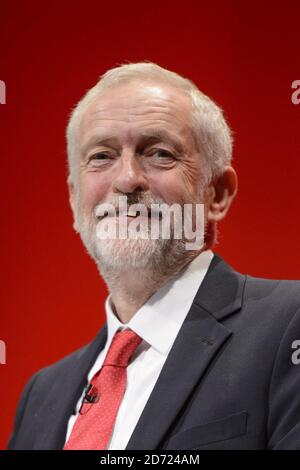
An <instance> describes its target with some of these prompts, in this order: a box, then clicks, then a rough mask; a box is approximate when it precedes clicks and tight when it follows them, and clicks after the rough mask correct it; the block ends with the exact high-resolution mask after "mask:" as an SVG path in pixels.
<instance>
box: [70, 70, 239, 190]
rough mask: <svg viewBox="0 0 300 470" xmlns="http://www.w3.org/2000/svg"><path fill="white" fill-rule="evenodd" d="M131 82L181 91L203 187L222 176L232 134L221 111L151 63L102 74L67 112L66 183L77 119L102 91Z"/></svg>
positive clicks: (189, 84)
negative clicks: (187, 102) (200, 161)
mask: <svg viewBox="0 0 300 470" xmlns="http://www.w3.org/2000/svg"><path fill="white" fill-rule="evenodd" d="M131 80H141V81H149V82H153V81H156V82H162V83H167V84H169V85H172V86H174V87H175V88H179V89H180V90H183V91H184V92H185V93H186V94H187V95H188V96H190V98H191V103H192V116H191V118H192V127H193V129H192V130H193V132H194V135H195V137H196V141H197V142H198V146H199V153H200V154H201V155H202V156H203V163H204V166H205V168H204V179H205V184H208V182H209V181H210V180H211V179H212V178H213V177H215V176H218V175H219V174H221V173H222V171H223V169H224V167H225V166H226V165H229V164H230V163H231V159H232V143H233V138H232V133H231V130H230V128H229V126H228V125H227V123H226V120H225V118H224V115H223V111H222V109H221V108H220V107H219V106H218V105H217V104H216V103H215V102H214V101H213V100H212V99H211V98H209V97H208V96H207V95H205V94H204V93H202V92H201V91H200V90H199V89H198V87H197V86H196V85H195V84H194V83H193V82H192V81H191V80H189V79H187V78H183V77H182V76H180V75H179V74H177V73H175V72H172V71H170V70H167V69H164V68H162V67H160V66H159V65H157V64H155V63H152V62H138V63H129V64H124V65H120V66H118V67H115V68H113V69H110V70H108V71H107V72H106V73H104V74H103V75H102V76H101V77H100V79H99V81H98V82H97V83H96V85H95V86H94V87H93V88H91V89H90V90H88V91H87V92H86V94H85V95H84V96H83V98H82V99H81V100H80V101H79V102H78V103H77V105H76V106H75V107H74V109H73V110H72V112H71V115H70V119H69V122H68V125H67V131H66V137H67V153H68V167H69V180H74V159H75V158H74V156H75V154H76V134H77V130H78V127H79V123H80V117H81V115H82V113H83V111H84V110H85V109H86V107H87V106H88V104H89V103H90V102H91V101H92V100H93V99H94V98H95V97H97V96H98V95H99V94H100V93H101V92H102V91H103V90H105V89H108V88H113V87H116V86H118V85H121V84H123V83H126V82H128V81H131Z"/></svg>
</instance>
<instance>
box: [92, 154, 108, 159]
mask: <svg viewBox="0 0 300 470" xmlns="http://www.w3.org/2000/svg"><path fill="white" fill-rule="evenodd" d="M108 158H109V155H108V154H107V153H103V152H99V153H96V154H95V155H92V156H91V157H90V159H89V160H107V159H108Z"/></svg>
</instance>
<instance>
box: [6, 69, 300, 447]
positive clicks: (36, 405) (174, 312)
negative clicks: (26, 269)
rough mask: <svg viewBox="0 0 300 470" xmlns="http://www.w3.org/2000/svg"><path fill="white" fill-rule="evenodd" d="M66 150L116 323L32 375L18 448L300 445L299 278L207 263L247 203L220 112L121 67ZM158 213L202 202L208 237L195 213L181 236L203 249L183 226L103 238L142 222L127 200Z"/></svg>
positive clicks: (85, 235)
mask: <svg viewBox="0 0 300 470" xmlns="http://www.w3.org/2000/svg"><path fill="white" fill-rule="evenodd" d="M67 141H68V162H69V177H68V185H69V190H70V203H71V207H72V210H73V214H74V228H75V230H76V231H77V232H78V233H79V234H80V236H81V238H82V241H83V244H84V246H85V248H86V249H87V251H88V253H89V254H90V255H91V256H92V258H93V259H94V260H95V262H96V265H97V267H98V268H99V271H100V273H101V275H102V276H103V278H104V280H105V282H106V283H107V286H108V288H109V292H110V295H109V297H108V299H107V300H106V303H105V311H106V320H107V321H106V323H105V325H104V326H103V328H102V329H101V331H100V332H99V333H98V335H97V336H96V338H95V339H94V340H93V341H92V342H91V343H90V344H88V345H87V346H85V347H84V348H82V349H80V350H79V351H76V352H74V353H73V354H71V355H69V356H68V357H65V358H64V359H62V360H61V361H59V362H58V363H56V364H54V365H51V366H49V367H46V368H45V369H43V370H41V371H39V372H37V373H36V374H35V375H34V376H33V377H32V378H31V380H30V381H29V382H28V384H27V385H26V387H25V390H24V392H23V394H22V397H21V400H20V403H19V407H18V411H17V415H16V420H15V427H14V431H13V433H12V436H11V438H10V441H9V448H10V449H65V450H68V449H128V450H131V449H147V450H148V449H176V450H177V449H296V448H300V397H299V393H298V391H299V389H300V372H299V371H300V369H299V367H297V361H295V360H293V357H294V356H293V353H295V350H294V349H293V348H294V347H295V344H297V343H295V341H296V340H297V339H300V289H299V288H300V282H299V281H277V280H267V279H259V278H254V277H252V276H247V275H242V274H240V273H238V272H236V271H235V270H234V269H233V268H231V267H230V266H229V265H228V264H227V263H226V262H225V261H224V260H223V259H222V257H221V256H219V255H218V254H216V253H214V252H213V251H212V248H213V246H214V244H215V242H216V237H217V223H218V222H219V221H220V220H222V219H223V218H224V217H225V215H226V214H227V211H228V209H229V207H230V205H231V202H232V200H233V198H234V197H235V195H236V192H237V175H236V172H235V170H234V169H233V168H232V166H231V154H232V138H231V133H230V129H229V128H228V125H227V123H226V122H225V119H224V117H223V114H222V111H221V110H220V108H219V107H218V106H217V105H216V104H215V103H214V102H213V101H212V100H211V99H209V98H208V97H207V96H205V95H204V94H203V93H201V92H200V91H199V90H198V89H197V87H196V86H195V85H194V84H193V83H192V82H190V81H189V80H187V79H184V78H182V77H180V76H179V75H177V74H175V73H174V72H170V71H168V70H165V69H163V68H161V67H159V66H158V65H156V64H152V63H137V64H128V65H123V66H120V67H117V68H115V69H112V70H110V71H108V72H107V73H106V74H105V75H104V76H102V77H101V79H100V81H99V82H98V84H97V85H96V86H95V87H94V88H92V89H91V90H90V91H89V92H88V93H87V94H86V95H85V97H84V98H83V99H82V100H81V101H80V102H79V104H78V105H77V107H76V108H75V109H74V111H73V113H72V115H71V118H70V121H69V124H68V129H67ZM125 196H126V198H127V203H128V205H129V208H128V209H126V210H125V211H121V210H120V206H119V198H120V197H125ZM163 203H164V204H166V205H167V207H169V208H171V207H172V205H173V204H178V205H179V206H180V207H181V208H183V207H186V206H187V205H189V204H190V205H192V206H193V207H196V206H197V205H201V207H202V208H203V209H204V210H203V212H202V215H203V219H202V220H203V224H202V225H201V224H200V225H199V224H198V223H197V218H196V215H195V213H192V214H190V215H189V216H188V215H187V216H186V217H185V218H184V219H181V221H180V223H179V225H180V224H183V220H187V221H188V220H190V222H191V224H192V228H193V229H194V228H196V232H195V233H197V231H201V227H202V230H203V243H202V244H199V245H197V247H196V245H194V246H193V247H192V249H187V245H186V242H187V238H188V237H187V235H186V234H183V235H182V237H181V238H180V237H178V238H176V236H175V228H176V227H177V226H178V220H180V219H178V217H174V218H173V219H172V220H173V222H171V223H170V230H171V231H170V233H171V235H170V236H169V237H164V236H163V232H162V230H161V228H160V231H159V236H158V237H156V238H151V237H148V238H146V237H143V236H142V235H135V236H129V229H128V226H127V228H126V229H125V234H126V236H125V237H123V238H122V237H121V236H120V235H119V236H116V237H115V236H109V237H107V238H105V236H103V233H104V231H105V230H104V225H106V229H107V227H108V226H109V223H111V222H114V227H118V228H119V227H121V225H122V224H124V222H126V223H127V222H134V221H135V219H136V216H137V213H136V212H135V211H133V210H132V205H133V204H143V205H144V207H146V214H145V213H144V214H143V215H142V216H141V217H140V218H139V221H140V225H141V226H142V225H143V224H142V222H149V221H150V225H151V224H154V220H155V217H152V213H151V212H150V208H151V209H152V205H153V204H163ZM103 204H108V205H109V206H105V207H108V209H107V210H106V212H105V211H103V210H102V209H103V207H102V205H103ZM113 209H116V212H115V213H113ZM171 212H172V211H171V209H170V213H171ZM170 213H169V214H170ZM156 216H157V214H156ZM161 219H162V214H160V215H159V217H158V218H156V220H161ZM175 219H176V220H175ZM198 222H199V221H198ZM149 230H150V226H148V229H147V228H146V229H145V230H144V232H142V231H141V233H144V234H145V233H146V234H147V233H149ZM118 233H120V232H118ZM101 234H102V235H101ZM100 235H101V236H100ZM195 236H196V235H195Z"/></svg>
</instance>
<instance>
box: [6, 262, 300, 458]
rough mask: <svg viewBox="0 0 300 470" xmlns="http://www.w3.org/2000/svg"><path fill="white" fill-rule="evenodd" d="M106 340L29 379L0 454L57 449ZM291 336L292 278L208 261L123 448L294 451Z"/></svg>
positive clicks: (297, 381)
mask: <svg viewBox="0 0 300 470" xmlns="http://www.w3.org/2000/svg"><path fill="white" fill-rule="evenodd" d="M191 301H192V299H191ZM157 328H159V325H157ZM106 336H107V325H106V324H105V325H104V326H103V328H102V329H101V330H100V332H99V333H98V335H97V336H96V338H95V339H94V340H93V341H92V342H91V343H90V344H88V345H87V346H85V347H83V348H82V349H80V350H78V351H76V352H74V353H73V354H71V355H69V356H67V357H65V358H64V359H62V360H61V361H59V362H57V363H55V364H54V365H51V366H50V367H46V368H44V369H42V370H41V371H39V372H37V373H36V374H35V375H34V376H33V377H32V378H31V380H30V381H29V382H28V384H27V385H26V387H25V389H24V391H23V394H22V397H21V399H20V402H19V406H18V410H17V414H16V418H15V426H14V431H13V433H12V435H11V437H10V440H9V444H8V448H9V449H62V447H63V445H64V441H65V436H66V430H67V423H68V419H69V417H70V415H71V414H72V413H73V412H74V409H75V406H76V403H77V401H78V399H79V398H80V396H81V393H82V390H83V388H84V387H85V385H86V377H87V374H88V372H89V370H90V368H91V367H92V365H93V363H94V361H95V359H96V357H97V355H98V354H99V351H100V350H101V349H103V347H104V345H105V341H106ZM297 339H298V340H300V281H284V280H268V279H260V278H255V277H252V276H248V275H243V274H240V273H238V272H236V271H235V270H234V269H232V268H231V267H230V266H229V265H228V264H227V263H226V262H225V261H224V260H223V259H222V258H221V257H220V256H219V255H218V254H215V256H214V258H213V260H212V262H211V264H210V267H209V270H208V272H207V274H206V276H205V278H204V280H203V282H202V284H201V286H200V288H199V290H198V292H197V294H196V296H195V298H194V299H193V302H192V305H191V308H190V310H189V312H188V315H187V316H186V319H185V321H184V323H183V325H182V327H181V329H180V331H179V333H178V335H177V337H176V340H175V342H174V344H173V347H172V349H171V351H170V353H169V356H168V357H167V360H166V362H165V364H164V366H163V369H162V371H161V373H160V375H159V378H158V380H157V382H156V384H155V386H154V389H153V391H152V393H151V395H150V397H149V400H148V402H147V404H146V406H145V408H144V410H143V412H142V415H141V417H140V419H139V421H138V423H137V425H136V428H135V429H134V432H133V434H132V435H131V437H130V439H129V442H128V445H127V447H126V449H128V450H134V449H143V450H151V449H175V450H178V449H185V450H187V449H300V365H295V364H294V363H293V362H292V354H293V352H294V349H293V348H292V343H293V341H294V340H297Z"/></svg>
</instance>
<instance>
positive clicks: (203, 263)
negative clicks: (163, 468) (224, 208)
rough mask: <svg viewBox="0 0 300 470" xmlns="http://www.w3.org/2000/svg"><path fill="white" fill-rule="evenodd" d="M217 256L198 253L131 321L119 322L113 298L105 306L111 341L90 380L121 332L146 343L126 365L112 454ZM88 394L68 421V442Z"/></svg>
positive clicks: (134, 421) (124, 442)
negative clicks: (117, 333) (116, 335)
mask: <svg viewBox="0 0 300 470" xmlns="http://www.w3.org/2000/svg"><path fill="white" fill-rule="evenodd" d="M213 256H214V253H213V252H212V251H211V250H206V251H203V252H202V253H200V255H198V256H197V257H196V258H194V259H193V261H191V262H190V263H189V264H188V266H187V268H186V269H185V270H184V271H183V273H181V274H179V275H177V276H175V277H173V278H172V279H171V280H169V281H168V282H167V283H166V284H164V285H163V286H162V287H161V288H160V289H159V290H158V291H157V292H155V293H154V294H153V295H152V297H150V299H149V300H148V301H147V302H146V303H145V304H144V305H143V306H142V307H141V308H140V309H139V310H138V311H137V312H136V313H135V315H134V316H133V317H132V318H131V320H130V321H129V322H128V323H126V324H125V323H121V322H120V320H119V319H118V318H117V317H116V315H115V314H114V312H113V309H112V307H111V295H109V296H108V297H107V299H106V302H105V312H106V322H107V341H106V344H105V347H104V349H102V351H101V352H100V354H99V356H98V357H97V359H96V361H95V363H94V365H93V367H92V368H91V370H90V372H89V374H88V378H87V379H88V382H90V381H91V379H92V378H93V376H94V375H95V373H96V372H97V371H98V370H99V369H100V368H101V366H102V363H103V362H104V359H105V356H106V353H107V351H108V348H109V346H110V344H111V341H112V339H113V337H114V334H115V333H116V331H117V330H118V329H121V330H123V329H125V328H130V329H131V330H132V331H134V332H135V333H137V334H138V335H139V336H140V337H141V338H142V341H141V343H140V344H139V346H138V347H137V349H136V351H135V352H134V354H133V356H132V357H131V359H130V362H129V365H128V366H127V384H126V390H125V393H124V396H123V399H122V402H121V404H120V407H119V410H118V414H117V417H116V421H115V425H114V429H113V433H112V436H111V439H110V443H109V446H108V449H109V450H113V449H114V450H124V449H125V448H126V446H127V444H128V442H129V439H130V437H131V434H132V433H133V431H134V428H135V426H136V424H137V422H138V420H139V418H140V416H141V414H142V412H143V409H144V407H145V405H146V403H147V401H148V398H149V396H150V394H151V392H152V390H153V387H154V385H155V383H156V381H157V379H158V376H159V374H160V372H161V370H162V367H163V365H164V362H165V360H166V359H167V357H168V354H169V351H170V349H171V348H172V346H173V343H174V341H175V338H176V336H177V334H178V332H179V330H180V328H181V326H182V324H183V322H184V319H185V317H186V315H187V313H188V311H189V309H190V307H191V305H192V302H193V300H194V297H195V295H196V293H197V290H198V289H199V286H200V284H201V283H202V281H203V278H204V276H205V274H206V272H207V270H208V267H209V265H210V262H211V260H212V258H213ZM83 396H84V393H83V394H82V396H81V398H80V399H79V401H78V403H77V407H76V415H72V416H71V417H70V419H69V423H68V430H67V436H66V440H67V439H68V438H69V436H70V433H71V431H72V428H73V426H74V423H75V420H76V418H77V416H78V411H79V408H80V405H81V402H82V399H83Z"/></svg>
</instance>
